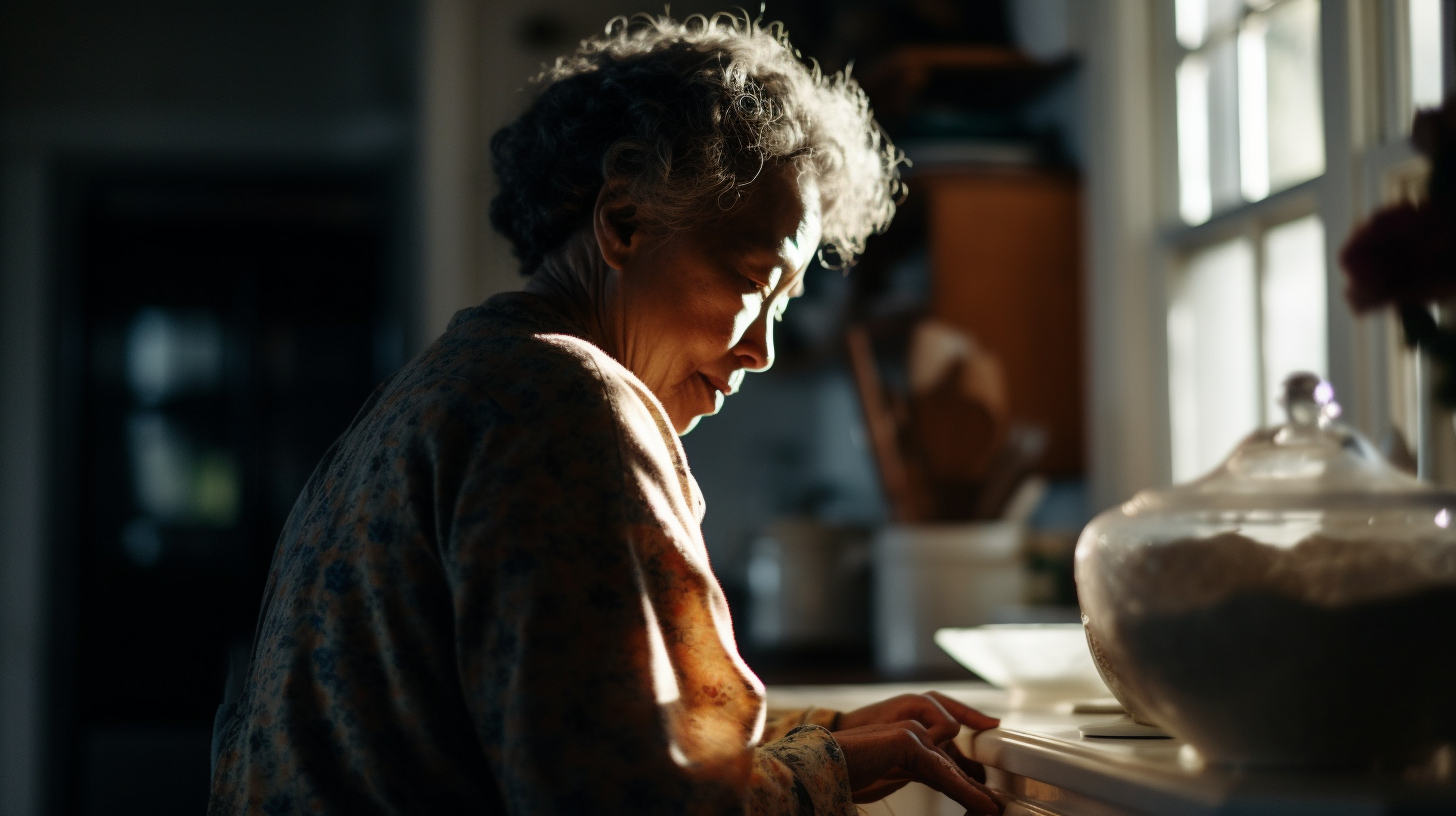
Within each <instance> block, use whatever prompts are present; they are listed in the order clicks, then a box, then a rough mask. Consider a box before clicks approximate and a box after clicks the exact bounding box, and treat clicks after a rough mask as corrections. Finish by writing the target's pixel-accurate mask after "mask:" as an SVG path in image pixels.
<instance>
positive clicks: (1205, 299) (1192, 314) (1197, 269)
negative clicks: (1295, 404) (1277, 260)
mask: <svg viewBox="0 0 1456 816" xmlns="http://www.w3.org/2000/svg"><path fill="white" fill-rule="evenodd" d="M1254 286H1255V284H1254V250H1253V247H1252V245H1251V244H1250V243H1249V242H1248V241H1247V240H1244V239H1237V240H1233V241H1228V242H1225V243H1222V244H1216V245H1214V246H1212V247H1209V248H1207V249H1204V250H1202V251H1200V252H1198V253H1196V254H1195V255H1193V256H1192V257H1191V258H1189V259H1188V263H1187V265H1186V266H1185V267H1184V269H1183V273H1182V274H1181V275H1180V276H1179V278H1178V280H1176V281H1175V285H1174V287H1173V293H1172V294H1173V297H1172V306H1171V308H1170V309H1169V310H1168V368H1169V371H1168V375H1169V377H1168V379H1169V398H1170V403H1171V405H1170V407H1171V409H1172V426H1173V427H1172V431H1173V440H1172V442H1173V478H1174V479H1175V480H1177V481H1186V480H1188V479H1192V478H1195V477H1197V476H1200V475H1202V474H1203V473H1205V472H1207V471H1208V470H1209V469H1210V468H1212V467H1213V466H1214V465H1216V464H1218V463H1219V462H1220V461H1222V459H1223V457H1225V456H1226V455H1228V453H1229V451H1230V450H1232V449H1233V447H1234V445H1236V444H1237V443H1238V442H1239V440H1240V439H1242V438H1243V437H1244V436H1245V435H1247V434H1248V433H1249V432H1250V431H1252V430H1254V429H1255V428H1256V427H1257V426H1258V425H1259V422H1260V411H1259V390H1260V389H1259V379H1258V373H1257V372H1258V370H1259V356H1258V348H1257V345H1256V344H1257V340H1258V336H1257V330H1258V325H1257V320H1258V316H1257V308H1256V305H1255V300H1256V298H1255V288H1254Z"/></svg>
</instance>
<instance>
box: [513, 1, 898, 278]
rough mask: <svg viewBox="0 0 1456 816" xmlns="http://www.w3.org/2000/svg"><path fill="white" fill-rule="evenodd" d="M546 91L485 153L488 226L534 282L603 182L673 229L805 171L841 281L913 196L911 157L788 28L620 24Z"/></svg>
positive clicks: (542, 80) (652, 21)
mask: <svg viewBox="0 0 1456 816" xmlns="http://www.w3.org/2000/svg"><path fill="white" fill-rule="evenodd" d="M535 82H536V84H537V86H538V88H539V91H538V93H537V96H536V98H535V100H534V101H533V102H532V104H531V105H530V107H529V108H528V109H527V110H526V112H525V113H523V114H522V115H521V116H520V117H519V118H518V119H516V120H515V121H514V122H512V123H511V124H509V125H507V126H506V127H504V128H502V129H501V130H500V131H499V132H497V133H496V134H495V136H494V137H493V138H492V139H491V145H490V146H491V156H492V165H493V167H494V169H495V172H496V175H497V177H498V179H499V182H500V192H499V193H498V194H497V195H496V197H495V199H494V200H493V201H492V202H491V207H490V218H491V223H492V225H494V226H495V228H496V229H497V230H499V231H500V232H501V233H502V234H504V235H505V236H506V237H507V238H509V239H510V240H511V243H512V244H513V245H514V247H515V252H516V255H517V257H519V258H520V260H521V265H522V272H524V273H526V274H530V273H531V272H533V271H535V269H536V268H537V267H538V266H539V265H540V264H541V261H542V259H543V258H544V257H545V256H546V254H547V253H549V252H551V251H552V250H554V249H555V248H556V247H558V246H560V245H561V244H562V243H564V242H565V241H566V239H567V238H568V237H569V236H570V235H571V234H572V233H573V232H575V231H576V230H577V229H579V228H580V227H581V226H582V225H584V224H585V223H586V222H587V220H588V218H589V216H590V213H591V210H592V207H593V206H594V204H595V201H596V197H597V194H598V192H599V191H600V190H601V188H602V186H603V185H604V184H606V183H608V182H612V183H621V184H623V185H625V187H626V192H627V195H628V196H629V197H630V198H631V199H632V200H633V201H634V202H636V203H637V205H638V207H639V212H640V213H641V215H642V217H643V218H645V219H648V220H650V221H651V222H652V223H654V224H656V225H659V226H662V227H665V228H666V229H669V230H678V229H685V228H687V227H689V226H692V225H693V224H695V223H701V222H702V221H703V220H704V219H705V218H707V219H710V218H712V217H713V215H714V211H715V210H716V211H717V212H718V213H726V212H728V211H729V210H731V209H732V208H733V206H734V205H735V204H736V203H737V202H738V201H739V200H740V199H741V198H742V195H743V192H744V190H745V188H747V186H748V185H750V184H752V183H753V181H754V180H755V179H756V178H758V176H759V174H760V173H761V172H762V171H763V170H764V168H765V167H767V166H771V165H776V164H782V163H790V162H791V163H794V164H797V165H798V166H799V167H800V168H801V169H802V170H805V171H808V172H810V173H812V175H813V176H814V177H815V179H816V181H817V183H818V188H819V195H820V197H821V208H822V213H823V237H822V244H821V249H820V261H821V262H822V263H824V264H825V265H826V266H832V267H837V266H845V265H848V264H850V263H853V262H854V260H855V258H856V257H857V256H858V255H859V254H860V253H862V252H863V251H864V246H865V240H866V239H867V238H868V237H869V236H870V235H871V234H874V233H876V232H880V231H882V230H884V229H885V228H886V227H887V226H889V223H890V219H891V218H893V217H894V215H895V206H896V203H897V202H898V201H899V200H900V199H901V198H902V196H903V194H904V189H905V188H904V185H903V183H902V182H901V180H900V172H899V166H900V165H901V164H902V163H903V162H904V154H902V153H901V152H900V151H899V150H898V149H897V148H896V147H895V146H894V145H893V144H891V142H890V140H889V139H888V138H887V137H886V136H885V134H884V132H883V131H882V130H881V128H880V126H879V125H878V124H877V123H876V122H875V119H874V115H873V113H872V112H871V110H870V105H869V100H868V98H866V96H865V93H864V91H863V90H862V89H861V88H860V86H859V84H858V83H857V82H855V81H854V80H853V79H851V78H850V77H849V75H848V72H840V73H836V74H832V75H827V76H826V75H825V74H824V73H823V72H822V71H820V69H819V67H818V65H817V64H813V63H808V64H806V63H805V62H804V60H803V59H802V57H801V55H800V54H799V53H798V52H797V51H796V50H794V48H793V46H792V45H790V44H789V40H788V36H787V34H786V32H785V31H784V28H783V26H782V24H780V23H773V24H771V25H769V26H767V27H765V26H763V25H761V24H760V21H758V20H750V19H749V18H748V16H747V15H746V14H743V15H741V16H740V15H734V14H728V13H720V14H715V15H713V16H712V17H705V16H703V15H694V16H692V17H688V18H686V19H684V20H681V21H678V20H674V19H672V18H671V17H668V16H665V15H664V16H657V17H653V16H650V15H645V14H639V15H637V16H635V17H632V18H630V19H629V18H626V17H618V18H615V19H613V20H612V21H611V22H609V23H608V24H607V26H606V30H605V31H604V33H603V34H601V35H598V36H596V37H592V38H589V39H587V40H583V41H582V43H581V45H580V46H579V47H578V48H577V49H576V51H574V52H573V53H571V54H569V55H567V56H564V57H560V58H559V59H557V60H556V62H555V64H554V65H552V66H550V67H548V68H547V69H545V70H544V71H543V72H542V73H541V74H540V75H539V76H538V77H536V79H535Z"/></svg>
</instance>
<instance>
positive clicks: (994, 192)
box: [911, 170, 1085, 476]
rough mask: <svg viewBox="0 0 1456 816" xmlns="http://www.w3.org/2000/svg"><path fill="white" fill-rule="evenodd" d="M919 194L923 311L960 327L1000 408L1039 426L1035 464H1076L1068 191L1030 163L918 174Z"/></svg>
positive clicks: (1077, 279)
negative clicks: (926, 267)
mask: <svg viewBox="0 0 1456 816" xmlns="http://www.w3.org/2000/svg"><path fill="white" fill-rule="evenodd" d="M911 185H912V188H913V190H914V194H915V195H924V196H927V197H928V199H929V200H928V202H927V203H928V205H929V206H928V207H927V210H928V213H929V217H928V228H929V235H928V238H929V243H930V263H931V273H932V287H931V304H930V306H931V313H932V314H933V315H934V316H935V317H937V318H940V319H942V320H944V321H946V322H948V323H950V324H952V325H954V326H957V327H959V328H961V329H963V330H964V331H966V332H969V333H970V334H971V336H973V337H974V338H975V339H976V341H977V342H978V343H980V344H981V345H982V346H983V347H984V348H986V349H987V350H989V351H990V352H991V353H993V354H995V355H996V356H997V357H998V358H999V359H1000V361H1001V364H1002V367H1003V368H1004V370H1005V373H1006V380H1007V386H1008V392H1009V395H1010V407H1011V417H1012V419H1013V420H1014V421H1016V422H1022V423H1028V424H1035V425H1039V426H1041V427H1043V428H1045V429H1046V430H1047V431H1048V433H1049V434H1050V440H1049V447H1048V449H1047V452H1046V455H1045V458H1044V459H1043V461H1042V468H1041V469H1042V470H1043V471H1044V472H1046V473H1048V474H1049V475H1052V476H1071V475H1077V474H1080V473H1081V472H1082V469H1083V459H1084V455H1083V449H1084V436H1085V431H1084V427H1085V423H1084V419H1083V376H1084V375H1083V371H1084V370H1085V366H1084V360H1083V357H1084V353H1083V339H1082V338H1083V332H1082V322H1083V320H1082V291H1081V286H1082V275H1081V247H1080V197H1079V194H1078V183H1077V180H1076V177H1075V176H1073V175H1070V174H1060V173H1050V172H1038V171H1009V170H1008V171H991V170H987V171H957V172H939V173H935V174H926V175H918V176H917V177H916V178H915V179H913V180H912V181H911Z"/></svg>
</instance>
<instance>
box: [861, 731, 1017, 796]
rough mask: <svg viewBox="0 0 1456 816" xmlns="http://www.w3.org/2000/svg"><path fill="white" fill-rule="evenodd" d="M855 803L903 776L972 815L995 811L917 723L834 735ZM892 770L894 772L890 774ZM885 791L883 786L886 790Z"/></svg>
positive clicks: (975, 783) (976, 787) (975, 784)
mask: <svg viewBox="0 0 1456 816" xmlns="http://www.w3.org/2000/svg"><path fill="white" fill-rule="evenodd" d="M835 739H836V740H837V741H838V742H839V747H840V749H841V750H842V751H843V752H844V760H845V764H846V765H847V766H848V769H849V780H850V788H851V790H852V791H853V792H854V795H855V797H856V801H860V800H861V799H862V798H863V800H864V801H872V800H871V799H868V798H864V797H869V796H872V795H875V794H879V795H884V794H880V793H879V791H880V789H881V788H886V787H887V786H888V785H891V784H898V783H899V782H900V781H901V779H903V777H904V776H909V777H910V778H912V779H914V780H915V781H918V782H922V783H924V784H926V785H928V786H930V787H932V788H934V789H935V790H938V791H940V792H941V793H943V794H945V795H946V796H949V797H950V798H951V799H954V800H955V801H956V802H958V803H959V804H960V805H961V806H962V807H965V808H966V809H968V810H970V811H972V812H974V813H999V812H1000V809H999V808H998V807H997V806H996V803H995V801H994V800H993V799H992V798H991V796H990V795H989V794H988V793H987V792H986V791H985V790H984V789H982V787H981V786H980V785H979V784H978V783H977V782H975V781H974V780H972V779H971V778H970V777H969V776H967V775H966V774H965V773H964V772H963V771H962V770H961V769H960V768H959V767H958V766H957V765H956V763H955V761H954V760H952V759H951V758H950V756H949V755H947V754H946V753H945V751H943V750H942V749H941V748H940V747H939V746H938V745H937V744H936V742H935V739H934V737H933V736H932V734H931V732H930V730H929V729H927V728H926V727H925V726H923V725H921V724H920V723H919V722H916V721H913V720H911V721H905V722H900V723H894V724H890V725H873V726H868V727H864V728H856V729H853V730H849V731H841V732H837V733H836V734H835ZM892 774H893V776H892ZM888 792H889V791H888V790H886V793H888Z"/></svg>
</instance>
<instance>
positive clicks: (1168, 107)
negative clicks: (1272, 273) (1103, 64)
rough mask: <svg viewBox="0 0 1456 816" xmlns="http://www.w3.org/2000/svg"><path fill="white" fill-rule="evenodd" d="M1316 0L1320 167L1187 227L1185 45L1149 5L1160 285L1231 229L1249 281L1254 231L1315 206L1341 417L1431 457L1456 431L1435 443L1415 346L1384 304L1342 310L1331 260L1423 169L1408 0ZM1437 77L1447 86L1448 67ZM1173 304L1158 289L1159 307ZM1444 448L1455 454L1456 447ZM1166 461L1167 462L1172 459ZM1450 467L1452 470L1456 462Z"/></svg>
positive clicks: (1449, 8)
mask: <svg viewBox="0 0 1456 816" xmlns="http://www.w3.org/2000/svg"><path fill="white" fill-rule="evenodd" d="M1320 6H1321V8H1320V58H1321V84H1322V93H1323V99H1322V102H1323V105H1324V131H1325V157H1326V168H1325V172H1324V173H1323V174H1322V175H1320V176H1317V177H1315V178H1312V179H1309V180H1307V181H1304V182H1301V183H1299V184H1296V185H1294V186H1292V187H1289V188H1286V189H1284V190H1280V191H1277V192H1273V193H1271V194H1270V195H1269V196H1267V197H1266V198H1264V199H1262V200H1259V201H1255V202H1246V203H1243V204H1240V205H1237V206H1234V207H1230V208H1227V209H1225V210H1222V211H1216V212H1215V213H1214V214H1213V215H1212V216H1211V217H1210V218H1209V219H1208V220H1207V221H1206V222H1204V223H1202V224H1196V225H1191V226H1190V225H1185V224H1184V223H1183V221H1182V218H1181V216H1180V214H1179V209H1178V172H1177V171H1178V166H1177V135H1176V134H1177V120H1176V110H1177V108H1176V89H1175V88H1174V85H1173V76H1174V71H1175V70H1176V68H1177V64H1178V60H1179V58H1180V57H1181V55H1182V53H1183V52H1182V51H1181V49H1180V48H1179V47H1178V44H1177V39H1176V37H1175V33H1174V13H1173V3H1171V2H1166V3H1159V4H1157V10H1156V12H1155V15H1154V37H1155V38H1156V43H1157V45H1156V48H1155V64H1156V66H1157V68H1156V70H1157V73H1158V76H1159V79H1160V81H1159V83H1158V86H1157V87H1158V93H1159V97H1160V98H1159V100H1158V103H1157V110H1158V117H1159V118H1158V121H1157V123H1156V128H1157V133H1158V137H1157V138H1158V141H1159V143H1160V155H1163V160H1162V162H1161V167H1160V170H1161V173H1160V182H1159V195H1160V200H1161V206H1160V208H1159V209H1160V221H1161V223H1162V225H1163V226H1162V228H1161V229H1160V230H1159V234H1158V235H1157V238H1156V241H1157V250H1156V254H1157V257H1158V261H1159V266H1160V268H1161V272H1162V275H1163V276H1164V277H1165V283H1164V291H1165V292H1168V291H1171V288H1172V281H1173V280H1174V278H1175V277H1176V276H1177V275H1179V274H1181V270H1182V267H1183V264H1184V263H1185V261H1186V260H1187V258H1188V257H1189V256H1190V255H1191V254H1192V253H1194V252H1196V251H1198V250H1200V249H1203V248H1206V247H1209V246H1212V245H1214V244H1216V243H1219V242H1221V241H1226V240H1229V239H1233V238H1239V237H1242V238H1245V239H1246V240H1248V241H1250V242H1251V244H1252V245H1253V247H1254V251H1255V259H1256V260H1255V265H1256V269H1255V275H1256V280H1262V279H1263V276H1264V258H1263V241H1262V238H1263V236H1264V234H1265V233H1266V232H1267V231H1268V230H1269V229H1270V228H1272V227H1275V226H1278V225H1280V224H1283V223H1286V222H1288V221H1291V220H1294V219H1296V218H1300V217H1302V216H1306V215H1310V214H1316V215H1318V216H1319V217H1320V219H1321V221H1323V223H1324V226H1325V241H1326V247H1325V249H1326V252H1325V269H1326V275H1327V280H1326V283H1327V287H1326V291H1327V292H1328V307H1327V308H1328V311H1327V320H1328V326H1329V339H1328V343H1329V348H1328V355H1329V366H1330V370H1329V371H1328V372H1324V373H1325V375H1326V376H1327V377H1328V378H1329V379H1330V380H1331V381H1332V382H1333V383H1334V384H1335V386H1336V389H1337V393H1339V394H1340V398H1341V400H1342V402H1343V403H1344V407H1345V408H1346V412H1347V419H1348V420H1349V421H1351V422H1353V423H1354V424H1356V425H1357V426H1358V427H1360V428H1361V429H1362V430H1363V431H1364V432H1365V433H1366V434H1367V435H1369V436H1370V437H1371V438H1373V439H1377V440H1379V439H1382V438H1384V437H1385V436H1386V435H1387V434H1388V433H1389V430H1390V429H1391V428H1392V427H1395V428H1398V429H1399V430H1400V431H1401V432H1402V434H1403V435H1404V436H1405V437H1406V438H1407V439H1408V440H1409V441H1410V442H1411V444H1413V445H1418V446H1420V447H1421V450H1419V451H1417V453H1418V458H1419V459H1420V460H1421V461H1422V462H1423V463H1426V464H1427V465H1429V464H1430V463H1431V462H1432V461H1433V460H1434V459H1435V458H1436V456H1435V449H1436V448H1445V447H1449V448H1451V450H1452V451H1453V452H1456V436H1453V439H1452V442H1453V444H1452V445H1449V446H1444V445H1441V444H1440V442H1441V438H1440V437H1441V431H1442V430H1447V429H1444V428H1437V427H1434V426H1433V422H1432V418H1431V414H1432V412H1431V411H1430V410H1429V407H1428V400H1427V399H1425V398H1423V397H1417V396H1416V395H1420V394H1423V393H1424V387H1425V383H1426V381H1427V380H1428V379H1429V378H1428V376H1427V375H1426V372H1425V371H1424V368H1423V366H1422V365H1421V364H1420V363H1419V362H1418V361H1416V360H1415V358H1414V356H1413V355H1410V354H1408V353H1406V352H1405V351H1404V350H1403V348H1402V346H1401V342H1400V334H1399V331H1400V330H1399V327H1398V326H1397V325H1396V323H1395V321H1394V319H1393V317H1392V316H1391V315H1390V314H1389V313H1388V310H1387V311H1385V312H1381V313H1377V314H1374V315H1370V316H1366V317H1356V316H1355V315H1353V314H1352V313H1351V311H1350V308H1349V306H1348V305H1347V304H1346V303H1345V301H1344V298H1343V297H1342V295H1341V293H1342V292H1343V291H1344V279H1343V272H1342V270H1341V268H1340V265H1339V259H1338V256H1339V250H1340V247H1341V245H1342V244H1343V243H1344V241H1345V238H1346V236H1347V234H1348V232H1349V229H1350V228H1351V227H1352V226H1353V225H1354V224H1355V223H1357V222H1358V221H1360V220H1361V219H1363V218H1364V217H1366V216H1367V215H1369V214H1370V213H1371V212H1373V211H1374V210H1375V209H1377V208H1379V207H1380V206H1382V205H1383V204H1385V203H1387V202H1389V201H1390V200H1392V198H1394V197H1398V196H1399V195H1400V192H1399V191H1400V190H1401V189H1402V188H1409V187H1411V186H1414V185H1416V184H1419V183H1420V181H1421V180H1422V179H1423V178H1424V174H1425V172H1426V169H1427V168H1426V166H1425V160H1424V159H1423V158H1421V157H1420V156H1419V155H1417V154H1416V153H1415V152H1414V151H1413V150H1412V149H1411V147H1410V145H1409V142H1408V141H1407V138H1406V136H1407V134H1408V132H1409V123H1410V117H1411V113H1412V111H1411V110H1410V106H1409V104H1408V102H1407V99H1408V96H1409V91H1408V89H1409V84H1410V78H1409V74H1408V69H1407V65H1408V59H1407V51H1406V48H1407V45H1406V38H1405V31H1406V26H1405V21H1406V17H1405V14H1406V9H1407V0H1379V2H1369V1H1368V0H1322V2H1321V4H1320ZM1453 6H1456V3H1453V2H1452V0H1445V2H1444V8H1443V26H1444V27H1445V28H1446V30H1447V32H1448V36H1447V37H1446V39H1445V42H1446V43H1447V52H1448V53H1447V56H1446V61H1447V65H1448V66H1449V65H1450V63H1451V56H1450V53H1449V52H1450V50H1451V49H1450V37H1449V31H1450V30H1451V19H1452V16H1453V12H1456V8H1453ZM1445 82H1446V87H1447V89H1448V90H1449V89H1450V87H1451V72H1450V70H1449V68H1448V70H1447V71H1446V72H1445ZM1171 305H1172V304H1171V303H1170V302H1169V301H1168V300H1167V299H1166V297H1165V301H1164V310H1165V311H1166V309H1167V308H1168V307H1170V306H1171ZM1166 343H1167V340H1166V337H1164V338H1163V348H1162V352H1163V354H1162V356H1163V361H1162V362H1163V372H1164V377H1166V376H1167V370H1168V369H1167V366H1168V357H1167V347H1166ZM1260 347H1261V348H1262V342H1261V343H1260ZM1261 365H1262V360H1261ZM1259 374H1260V376H1259V382H1260V388H1261V399H1262V401H1263V402H1264V403H1266V404H1267V403H1269V402H1270V400H1271V399H1272V398H1273V395H1269V394H1266V393H1262V389H1263V388H1264V384H1265V382H1266V381H1267V380H1266V378H1265V377H1264V376H1263V372H1259ZM1165 410H1167V409H1166V408H1165ZM1266 410H1267V408H1266ZM1447 424H1449V423H1447ZM1169 425H1170V433H1171V423H1169ZM1170 457H1171V454H1170ZM1452 458H1453V464H1456V456H1453V457H1452ZM1168 467H1169V469H1170V470H1171V459H1170V462H1169V465H1168ZM1422 469H1423V470H1427V467H1426V466H1424V465H1423V468H1422ZM1432 473H1433V472H1432ZM1452 476H1453V477H1456V467H1453V468H1452Z"/></svg>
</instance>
